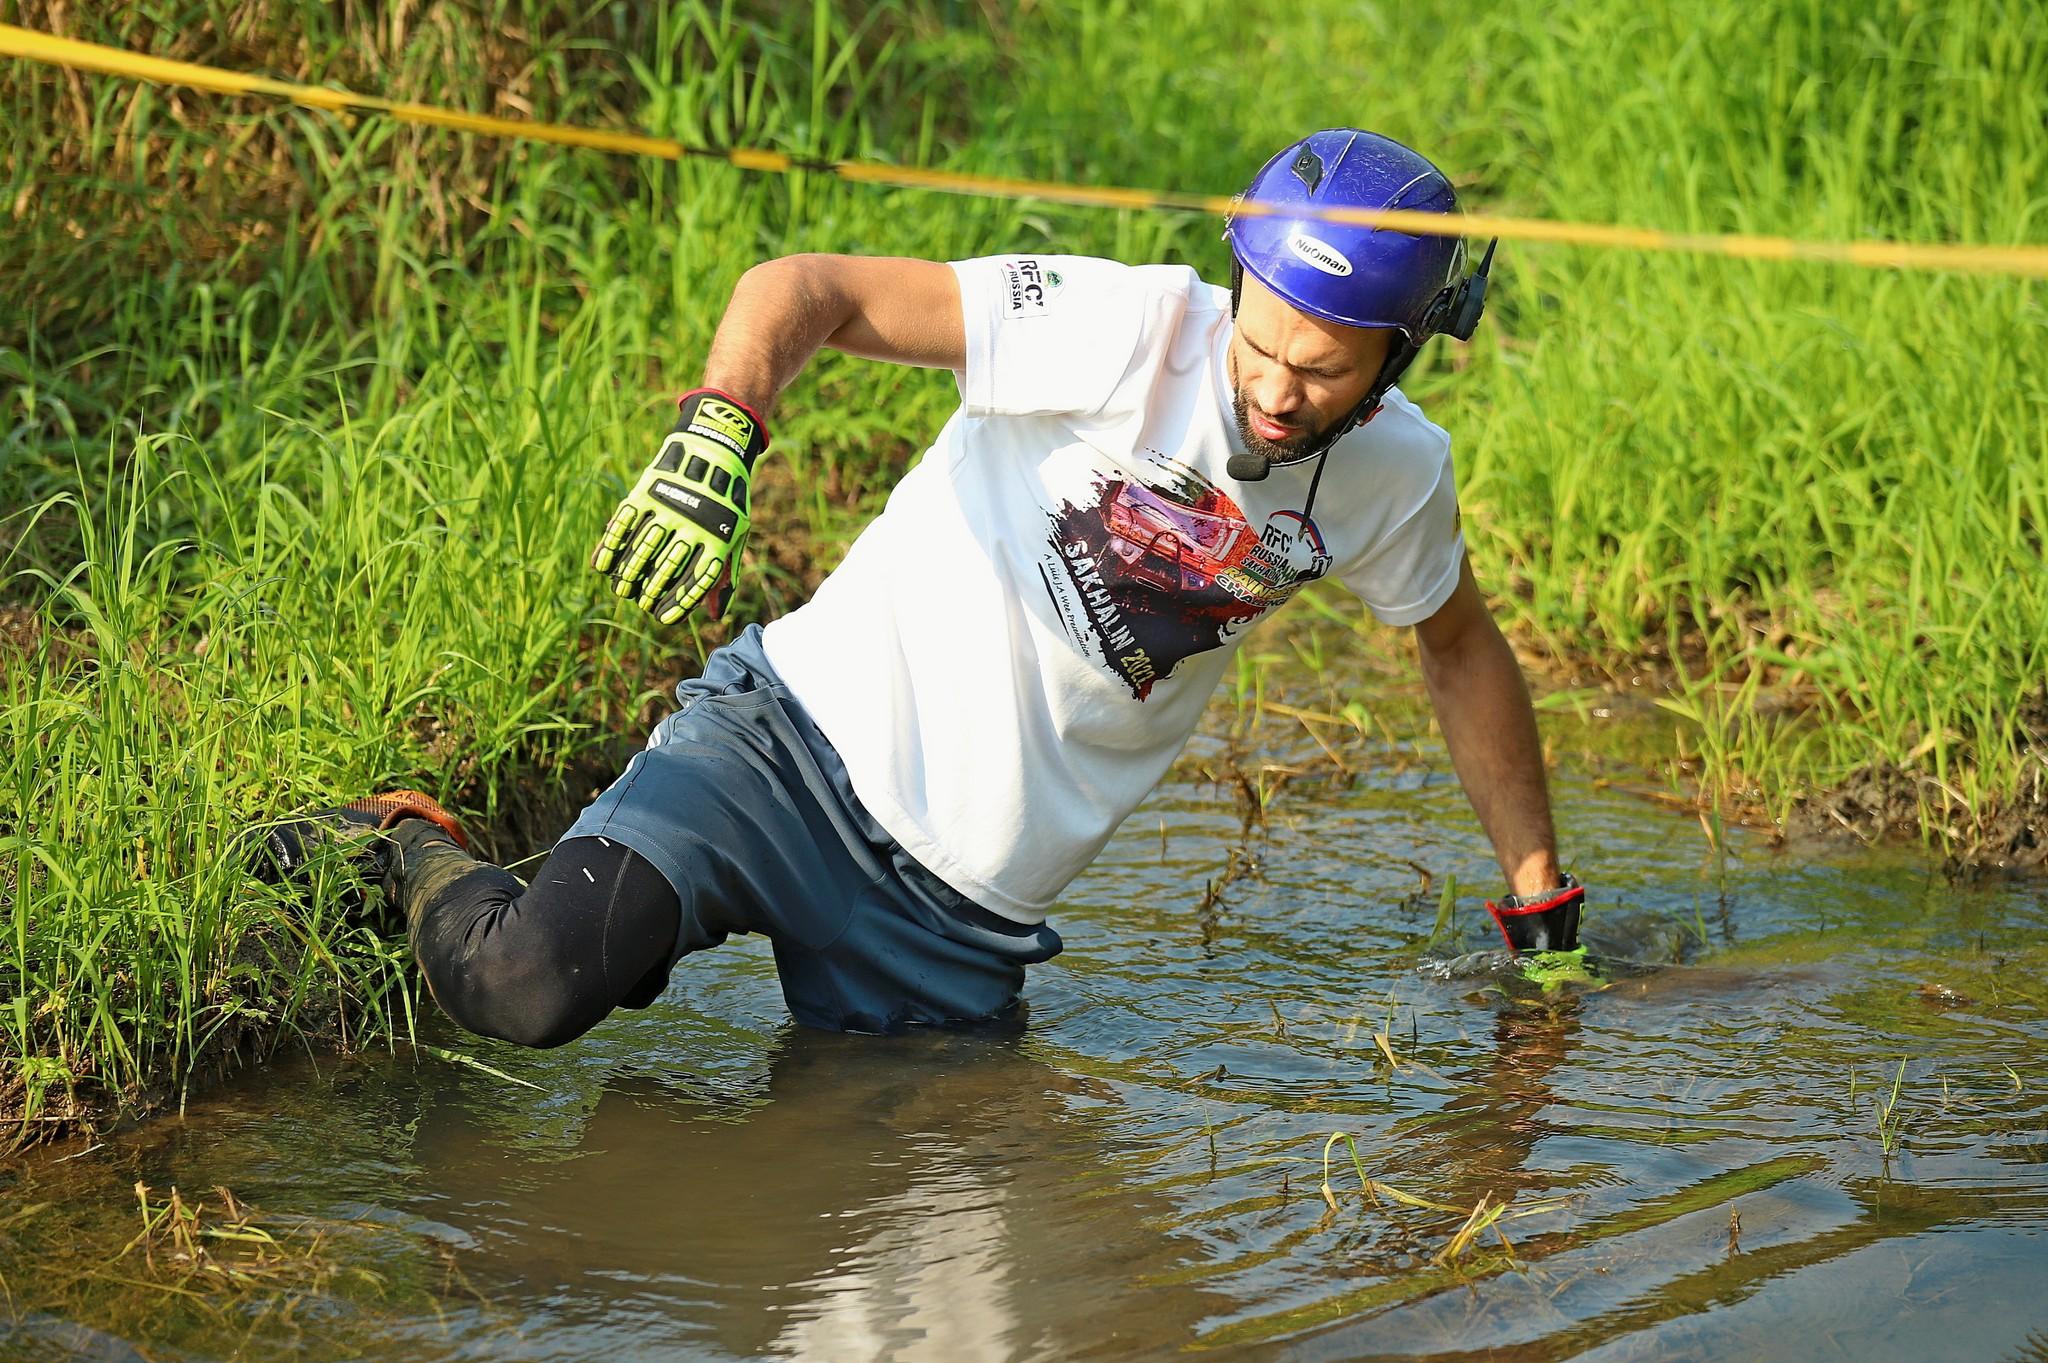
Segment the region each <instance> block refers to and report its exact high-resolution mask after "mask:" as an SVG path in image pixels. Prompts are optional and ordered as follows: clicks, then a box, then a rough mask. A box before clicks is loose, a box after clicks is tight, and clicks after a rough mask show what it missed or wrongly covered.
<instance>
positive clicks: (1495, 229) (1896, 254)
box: [0, 24, 2048, 279]
mask: <svg viewBox="0 0 2048 1363" xmlns="http://www.w3.org/2000/svg"><path fill="white" fill-rule="evenodd" d="M0 55H4V56H11V57H26V58H28V59H29V60H31V61H39V62H47V63H50V64H51V65H55V66H65V67H71V68H73V69H75V70H80V71H97V72H100V73H102V74H105V75H112V76H127V77H131V78H133V79H136V80H148V81H155V82H157V83H159V84H162V85H179V86H186V87H189V88H191V89H196V90H211V91H213V92H215V93H217V94H226V95H263V96H266V97H268V98H271V99H281V100H285V101H288V102H290V103H293V104H298V105H302V106H304V107H306V108H309V109H324V110H327V111H328V112H331V113H350V114H370V115H376V116H381V117H385V118H393V119H397V120H398V121H399V122H401V123H419V124H426V125H428V126H431V127H437V128H452V129H454V130H456V131H458V132H469V133H476V134H479V135H480V136H484V137H509V138H519V139H524V140H526V141H529V142H551V143H555V144H557V145H559V146H565V147H587V148H589V149H591V150H593V151H603V152H611V153H614V154H617V155H621V156H652V157H658V158H660V159H662V160H667V161H678V160H681V159H683V158H684V157H699V158H705V159H711V160H719V161H724V162H726V163H728V164H730V165H732V166H734V167H736V168H738V169H740V170H748V171H763V172H768V173H773V174H785V173H787V172H790V171H793V170H811V171H817V172H819V173H821V174H828V175H836V176H838V177H839V178H840V179H842V180H849V181H852V182H854V183H857V184H873V185H888V186H894V187H897V188H903V189H926V190H933V191H936V192H938V193H942V194H973V195H980V196H983V197H987V198H997V199H1039V200H1044V201H1047V202H1051V203H1063V204H1075V205H1080V206H1084V207H1094V208H1138V209H1163V208H1170V209H1182V210H1188V211H1192V212H1199V213H1212V214H1227V213H1231V212H1237V213H1249V214H1259V213H1285V214H1289V215H1293V216H1299V217H1313V218H1316V219H1318V220H1321V221H1324V222H1333V223H1343V224H1348V225H1355V226H1361V227H1385V228H1392V229H1394V230H1397V231H1401V232H1407V233H1412V234H1414V235H1417V236H1440V237H1452V236H1464V237H1499V238H1501V239H1502V240H1504V241H1540V242H1551V243H1555V244H1558V245H1569V246H1596V247H1602V248H1606V249H1611V250H1625V251H1676V252H1686V253H1690V254H1696V255H1714V256H1729V257H1734V258H1736V259H1741V260H1801V261H1823V262H1827V263H1831V264H1840V265H1861V266H1868V267H1872V268H1878V269H1899V270H1962V271H1970V272H1973V273H1979V274H2007V275H2023V276H2027V277H2031V278H2035V279H2048V247H2043V246H1971V245H1961V244H1947V243H1920V242H1902V241H1802V240H1798V239H1795V238H1792V237H1770V236H1751V235H1743V234H1724V233H1698V232H1660V231H1656V230H1654V229H1651V228H1643V227H1620V226H1615V225H1612V224H1604V223H1574V222H1555V221H1551V220H1548V219H1542V218H1505V217H1493V216H1490V215H1487V214H1483V213H1471V214H1460V215H1457V216H1455V217H1448V216H1445V215H1443V214H1438V213H1418V212H1412V211H1407V210H1402V209H1363V208H1317V209H1314V210H1309V209H1306V208H1304V207H1302V206H1300V205H1294V204H1287V205H1282V204H1266V203H1259V202H1256V201H1252V200H1245V201H1243V202H1234V201H1233V200H1232V199H1230V198H1229V197H1227V196H1224V195H1217V194H1190V193H1185V192H1182V191H1178V190H1162V189H1123V188H1118V187H1115V186H1103V185H1075V184H1062V183H1058V182H1054V181H1048V180H1019V179H1009V178H1004V177H999V176H989V175H966V174H961V173H959V172H955V171H944V170H921V169H918V168H917V167H914V166H890V165H882V164H880V163H877V162H873V161H824V160H811V159H807V158H804V157H799V156H790V155H787V154H785V153H782V152H778V151H764V150H759V149H755V148H747V147H731V148H722V147H693V146H690V145H688V144H687V143H683V142H678V141H675V140H674V139H672V138H666V137H649V136H646V135H645V134H643V133H632V132H612V131H607V130H604V129H599V128H578V127H572V126H569V125H566V124H560V123H536V122H530V121H527V120H522V119H511V118H494V117H492V116H491V115H489V114H472V113H464V112H462V111H461V110H458V109H443V108H438V107H436V106H434V105H431V104H415V103H412V102H410V101H406V100H393V99H385V98H382V97H381V96H377V95H359V94H355V93H353V92H351V91H348V90H336V89H332V88H329V87H325V86H318V85H300V84H298V83H296V82H293V81H282V80H271V79H269V78H268V77H264V76H250V75H245V74H243V73H241V72H238V71H224V70H221V69H220V68H218V67H212V66H201V65H198V64H196V63H193V62H180V61H169V60H166V59H165V58H162V57H149V56H143V55H140V54H138V53H133V52H124V51H122V50H121V49H119V48H113V47H105V46H102V45H100V44H98V43H87V42H80V41H79V40H77V39H75V38H60V37H56V36H54V35H51V34H47V33H38V32H36V31H34V30H33V29H25V28H19V27H16V26H15V25H12V24H0Z"/></svg>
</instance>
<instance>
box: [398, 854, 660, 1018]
mask: <svg viewBox="0 0 2048 1363" xmlns="http://www.w3.org/2000/svg"><path fill="white" fill-rule="evenodd" d="M392 834H393V838H394V840H395V841H396V842H397V843H398V846H399V848H400V849H401V859H400V861H399V864H398V874H397V877H396V882H397V883H396V885H395V887H394V888H395V890H396V892H397V896H398V899H399V903H400V907H402V908H403V909H404V910H405V914H406V919H407V921H408V923H409V924H410V925H411V936H412V948H413V955H414V956H416V957H417V958H418V959H419V963H420V968H421V970H422V971H424V972H425V974H426V977H427V987H428V988H429V989H430V990H431V991H432V992H433V995H434V1000H435V1002H437V1003H439V1004H440V1005H441V1008H442V1010H443V1011H445V1012H446V1013H447V1014H448V1015H449V1016H450V1017H452V1018H453V1019H455V1021H457V1022H459V1023H461V1024H462V1025H463V1026H464V1027H467V1028H468V1029H469V1030H470V1031H472V1032H481V1033H482V1034H483V1035H485V1036H494V1037H500V1038H503V1039H504V1040H506V1041H513V1042H517V1043H518V1044H520V1045H522V1046H559V1045H561V1044H562V1043H563V1042H565V1041H573V1040H575V1039H576V1038H577V1037H579V1036H582V1035H583V1034H584V1033H585V1032H587V1031H589V1030H590V1029H591V1028H592V1027H594V1026H596V1025H597V1024H598V1022H599V1021H601V1020H602V1019H603V1018H604V1016H605V1015H606V1014H608V1013H610V1012H611V1011H612V1009H613V1008H615V1007H619V1006H622V1005H623V1006H624V1007H627V1008H645V1007H646V1006H647V1005H648V1004H650V1003H652V1002H654V1000H655V999H656V998H657V997H659V996H660V994H661V991H662V990H663V989H664V988H666V987H667V985H668V969H669V956H670V954H671V953H672V952H673V951H674V950H675V943H676V930H677V926H678V924H679V923H680V921H681V917H682V904H681V902H680V901H679V900H678V899H677V898H676V892H675V890H674V889H673V888H672V887H671V886H670V885H669V883H668V879H667V878H666V877H665V876H663V875H662V873H661V872H660V871H658V870H656V869H655V866H654V863H653V862H651V861H648V860H647V859H646V858H645V857H643V856H641V855H640V854H639V853H637V852H633V851H631V850H629V849H628V848H626V847H625V846H623V845H622V844H620V843H616V842H612V841H609V840H608V839H604V838H571V839H569V840H568V841H566V842H563V843H560V844H559V845H557V846H556V848H555V850H554V851H553V852H552V853H550V854H549V856H548V859H547V860H546V861H545V862H543V863H541V867H540V870H539V872H538V873H536V874H535V876H534V878H533V882H532V883H531V884H530V885H528V884H521V883H520V881H519V878H518V877H516V876H514V875H513V874H512V873H511V872H510V871H506V870H504V869H502V868H500V867H497V866H492V865H490V864H489V863H488V862H482V861H478V860H476V859H475V858H473V857H471V856H470V855H469V854H468V853H466V852H464V851H462V850H461V849H460V848H458V847H456V846H455V845H454V844H453V843H451V842H449V841H448V840H447V837H446V835H445V834H443V833H442V832H441V831H440V830H439V829H438V828H435V827H433V825H431V824H428V823H425V822H423V821H420V820H407V821H405V822H404V823H401V824H400V825H399V826H398V827H397V828H396V829H394V830H392Z"/></svg>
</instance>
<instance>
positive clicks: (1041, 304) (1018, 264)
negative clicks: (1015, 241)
mask: <svg viewBox="0 0 2048 1363" xmlns="http://www.w3.org/2000/svg"><path fill="white" fill-rule="evenodd" d="M1002 273H1003V316H1005V317H1043V316H1045V310H1046V305H1047V304H1049V303H1051V302H1052V300H1053V298H1054V297H1056V296H1057V295H1058V294H1059V292H1060V290H1061V289H1063V288H1065V287H1066V283H1067V281H1066V280H1065V279H1064V278H1062V277H1061V275H1060V272H1059V271H1058V270H1050V269H1047V268H1045V267H1044V266H1043V265H1041V264H1040V263H1039V262H1038V261H1037V260H1035V259H1032V258H1031V257H1028V256H1026V257H1021V258H1019V259H1016V260H1006V261H1004V262H1003V266H1002Z"/></svg>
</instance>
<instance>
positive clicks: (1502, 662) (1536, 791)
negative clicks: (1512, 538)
mask: <svg viewBox="0 0 2048 1363" xmlns="http://www.w3.org/2000/svg"><path fill="white" fill-rule="evenodd" d="M1415 639H1416V642H1417V643H1418V644H1419V645H1420V646H1421V651H1422V678H1423V681H1424V682H1425V683H1426V684H1427V685H1428V687H1429V698H1430V701H1431V702H1432V703H1433V704H1434V705H1435V706H1436V716H1437V723H1438V724H1439V725H1441V726H1442V728H1443V731H1444V743H1445V745H1446V746H1448V747H1449V748H1450V750H1451V763H1452V765H1454V766H1455V767H1456V768H1457V769H1458V779H1459V780H1460V781H1461V782H1463V783H1464V786H1465V794H1466V796H1467V798H1469V799H1470V800H1471V801H1472V808H1473V810H1474V811H1476V812H1477V813H1478V815H1479V822H1480V824H1481V826H1482V827H1484V828H1485V829H1486V836H1487V838H1488V839H1489V840H1491V841H1492V843H1493V853H1494V856H1495V857H1496V858H1497V859H1498V860H1499V861H1500V868H1501V870H1502V872H1504V873H1505V874H1506V876H1507V878H1508V888H1509V890H1510V891H1511V892H1512V893H1514V894H1518V895H1542V894H1545V893H1547V892H1548V891H1550V890H1553V889H1555V888H1556V887H1557V884H1558V880H1559V875H1558V867H1557V835H1556V833H1555V831H1554V830H1553V828H1552V826H1551V820H1550V792H1549V788H1548V785H1547V783H1546V781H1545V778H1544V772H1543V748H1542V745H1541V742H1540V741H1539V740H1538V738H1537V736H1536V714H1535V711H1534V710H1533V709H1531V708H1530V704H1529V686H1528V683H1527V682H1526V681H1524V680H1523V678H1522V669H1521V665H1520V664H1519V663H1517V662H1516V661H1515V655H1514V651H1513V650H1512V649H1510V648H1509V647H1508V644H1507V640H1505V639H1503V638H1502V637H1501V633H1500V628H1499V627H1498V626H1497V625H1495V624H1494V622H1493V614H1492V612H1490V611H1489V610H1487V608H1486V600H1485V598H1484V597H1482V596H1481V595H1480V594H1479V586H1478V584H1477V583H1476V582H1474V581H1473V578H1472V565H1471V564H1470V563H1469V562H1467V563H1465V564H1464V565H1463V566H1462V567H1460V569H1459V571H1458V585H1457V587H1456V588H1455V589H1454V590H1453V591H1452V593H1451V598H1450V600H1448V601H1446V602H1445V603H1444V605H1443V607H1442V608H1441V609H1439V610H1438V611H1437V613H1436V614H1435V615H1432V616H1431V617H1430V618H1429V619H1427V620H1424V621H1422V622H1421V623H1420V624H1418V625H1416V627H1415Z"/></svg>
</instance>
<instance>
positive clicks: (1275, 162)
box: [1223, 128, 1493, 424]
mask: <svg viewBox="0 0 2048 1363" xmlns="http://www.w3.org/2000/svg"><path fill="white" fill-rule="evenodd" d="M1241 197H1242V198H1244V199H1250V200H1253V201H1255V202H1258V203H1263V204H1269V205H1276V206H1278V207H1279V208H1280V209H1281V211H1277V212H1276V211H1270V210H1269V211H1267V212H1263V213H1233V214H1232V215H1231V218H1230V222H1229V225H1228V226H1227V227H1225V229H1224V232H1223V235H1224V239H1225V240H1227V241H1228V242H1229V243H1230V253H1231V257H1232V266H1231V298H1232V302H1233V305H1234V304H1235V301H1236V298H1237V295H1238V292H1239V289H1240V288H1241V287H1242V284H1243V277H1244V275H1246V274H1249V275H1251V276H1253V277H1254V278H1255V279H1257V280H1258V281H1259V282H1260V283H1261V284H1264V285H1265V286H1266V287H1267V288H1269V289H1271V290H1272V291H1273V292H1274V293H1276V294H1278V295H1279V296H1280V297H1281V298H1282V299H1283V300H1285V301H1286V302H1287V303H1288V304H1289V305H1290V306H1292V307H1293V308H1295V309H1296V310H1297V311H1300V312H1305V313H1307V314H1308V315H1310V316H1311V317H1320V318H1322V319H1323V320H1325V321H1328V322H1335V323H1338V324H1339V325H1341V326H1347V327H1374V328H1388V329H1391V330H1394V331H1398V332H1400V339H1399V340H1398V341H1397V342H1396V343H1395V345H1394V346H1393V348H1392V349H1391V350H1390V351H1389V352H1388V356H1387V363H1386V367H1385V368H1383V369H1382V370H1381V371H1380V374H1379V376H1378V378H1377V379H1376V380H1375V381H1374V383H1373V386H1372V389H1371V391H1370V392H1368V393H1367V395H1366V400H1365V402H1364V403H1362V404H1361V405H1360V408H1359V411H1358V413H1357V414H1356V415H1355V416H1354V418H1353V419H1354V420H1357V419H1358V418H1360V417H1369V415H1370V413H1371V412H1372V410H1373V409H1374V408H1375V407H1377V406H1378V405H1379V401H1380V399H1381V398H1382V397H1383V396H1385V394H1386V390H1387V389H1388V388H1391V387H1392V386H1393V384H1394V381H1395V380H1396V379H1398V378H1399V377H1400V376H1401V373H1402V371H1403V370H1405V369H1407V367H1408V365H1409V364H1410V363H1411V362H1412V361H1413V360H1414V359H1415V355H1416V352H1417V351H1418V350H1420V349H1421V347H1422V343H1423V342H1424V341H1427V340H1428V339H1429V338H1430V337H1431V336H1434V335H1437V334H1438V333H1439V332H1447V333H1449V334H1450V335H1453V336H1456V337H1457V338H1458V339H1459V340H1461V341H1462V340H1470V339H1471V337H1472V333H1473V331H1474V330H1475V329H1476V328H1477V327H1478V325H1479V314H1480V313H1481V311H1483V310H1484V308H1485V304H1486V274H1487V270H1488V268H1489V267H1490V266H1491V265H1492V263H1493V247H1492V246H1488V247H1487V248H1486V257H1485V259H1484V260H1483V261H1481V262H1480V265H1479V269H1478V270H1477V271H1476V272H1475V273H1474V274H1472V275H1471V276H1469V277H1468V276H1467V275H1466V274H1465V243H1464V241H1463V239H1461V238H1459V237H1423V236H1413V235H1410V234H1409V233H1406V232H1400V231H1396V230H1394V229H1392V228H1378V227H1359V226H1354V225H1352V224H1348V223H1337V222H1325V221H1323V220H1321V219H1319V218H1316V217H1314V216H1313V213H1314V211H1315V210H1317V209H1325V208H1364V209H1379V208H1398V209H1408V210H1411V211H1415V212H1421V213H1444V214H1451V213H1456V212H1457V211H1458V195H1457V191H1455V190H1454V189H1452V188H1451V182H1450V180H1449V179H1448V178H1446V177H1445V175H1444V173H1443V172H1442V171H1440V170H1438V169H1437V168H1436V167H1435V166H1434V165H1432V164H1431V163H1430V162H1429V160H1428V159H1427V158H1425V157H1423V156H1422V155H1420V154H1419V153H1417V152H1414V151H1411V150H1409V149H1408V148H1407V147H1404V146H1402V145H1401V144H1400V143H1399V142H1396V141H1394V140H1393V139H1392V138H1390V137H1382V136H1381V135H1380V134H1378V133H1372V132H1365V131H1363V130H1361V129H1358V128H1328V129H1325V130H1324V131H1322V132H1317V133H1310V134H1309V135H1308V136H1307V137H1305V138H1303V139H1302V140H1301V141H1299V142H1296V143H1295V144H1294V145H1293V146H1291V147H1288V148H1286V149H1285V150H1283V151H1281V152H1280V153H1279V154H1278V155H1276V156H1275V157H1274V158H1273V159H1272V160H1270V161H1268V162H1266V164H1265V167H1264V168H1263V169H1261V170H1260V171H1259V173H1258V175H1257V176H1256V177H1254V178H1253V180H1252V182H1251V185H1250V186H1249V187H1248V188H1246V190H1245V192H1244V194H1243V195H1242V196H1241ZM1296 204H1299V205H1300V206H1301V207H1302V209H1303V210H1305V211H1304V212H1303V213H1302V214H1301V215H1299V216H1297V215H1295V214H1293V213H1289V212H1287V211H1285V209H1286V208H1289V207H1292V206H1293V205H1296ZM1347 424H1348V423H1347Z"/></svg>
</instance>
